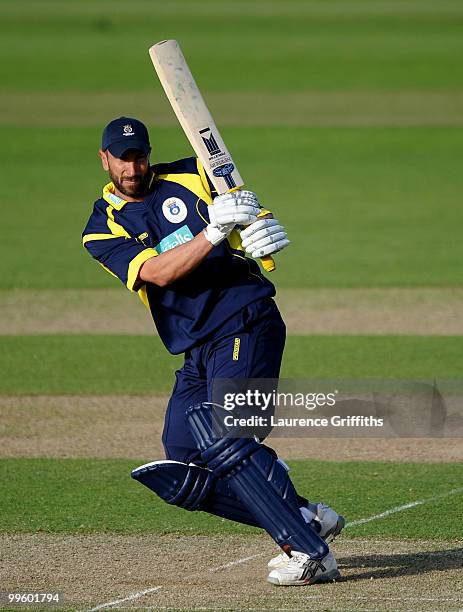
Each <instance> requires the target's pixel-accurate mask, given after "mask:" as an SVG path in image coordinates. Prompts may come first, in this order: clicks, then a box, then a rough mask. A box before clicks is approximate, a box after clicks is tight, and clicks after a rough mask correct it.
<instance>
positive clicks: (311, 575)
mask: <svg viewBox="0 0 463 612" xmlns="http://www.w3.org/2000/svg"><path fill="white" fill-rule="evenodd" d="M340 577H341V574H340V573H339V570H338V566H337V564H336V559H335V558H334V556H333V553H331V552H329V553H328V554H327V555H326V556H325V557H323V559H321V561H315V560H313V559H311V558H310V557H309V555H306V554H305V553H302V552H297V551H293V552H292V553H291V558H289V559H288V560H287V562H286V565H284V566H283V567H278V568H276V569H273V570H272V571H271V572H270V574H269V575H268V578H267V580H268V581H269V582H271V583H272V584H276V585H278V586H301V585H305V584H316V583H318V582H334V581H336V580H338V579H339V578H340Z"/></svg>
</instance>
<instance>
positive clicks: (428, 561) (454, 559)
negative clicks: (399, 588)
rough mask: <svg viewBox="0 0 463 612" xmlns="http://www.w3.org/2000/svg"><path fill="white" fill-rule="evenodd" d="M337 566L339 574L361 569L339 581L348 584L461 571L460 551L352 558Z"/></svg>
mask: <svg viewBox="0 0 463 612" xmlns="http://www.w3.org/2000/svg"><path fill="white" fill-rule="evenodd" d="M338 565H339V568H340V569H341V570H342V569H357V568H361V572H359V573H354V574H350V575H349V576H347V577H345V578H343V580H348V581H349V582H351V581H355V580H370V579H371V578H395V577H397V576H416V575H418V574H423V573H426V572H435V571H446V570H452V569H459V570H461V568H462V567H463V548H452V549H449V550H436V551H430V552H417V553H403V554H402V553H400V554H385V555H356V556H351V557H342V558H340V559H339V561H338Z"/></svg>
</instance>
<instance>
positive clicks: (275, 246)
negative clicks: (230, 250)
mask: <svg viewBox="0 0 463 612" xmlns="http://www.w3.org/2000/svg"><path fill="white" fill-rule="evenodd" d="M289 243H290V241H289V240H288V239H287V238H285V239H284V240H280V241H278V242H273V243H272V244H269V245H268V246H266V247H263V248H261V249H258V250H256V251H253V252H252V253H251V256H252V257H265V256H266V255H271V254H272V253H278V251H281V250H283V249H284V248H285V247H287V246H288V244H289Z"/></svg>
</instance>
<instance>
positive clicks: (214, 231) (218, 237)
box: [203, 223, 230, 246]
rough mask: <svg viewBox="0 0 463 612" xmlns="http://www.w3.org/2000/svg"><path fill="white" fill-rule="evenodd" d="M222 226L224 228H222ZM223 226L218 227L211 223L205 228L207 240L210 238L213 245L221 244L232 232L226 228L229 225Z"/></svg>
mask: <svg viewBox="0 0 463 612" xmlns="http://www.w3.org/2000/svg"><path fill="white" fill-rule="evenodd" d="M222 227H223V228H224V229H222ZM222 227H217V226H216V225H212V223H209V225H206V227H205V228H204V230H203V232H204V235H205V237H206V240H208V241H209V242H210V243H211V244H212V245H213V246H216V245H218V244H220V243H221V242H222V241H223V240H225V238H226V237H227V236H228V234H229V233H230V232H229V231H227V230H225V228H226V227H227V226H222ZM224 230H225V231H224Z"/></svg>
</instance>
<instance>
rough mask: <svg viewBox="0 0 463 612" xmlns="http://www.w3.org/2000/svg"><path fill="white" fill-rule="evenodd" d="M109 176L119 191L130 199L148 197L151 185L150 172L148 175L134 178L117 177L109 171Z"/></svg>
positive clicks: (135, 175) (139, 175)
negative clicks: (147, 193) (149, 185)
mask: <svg viewBox="0 0 463 612" xmlns="http://www.w3.org/2000/svg"><path fill="white" fill-rule="evenodd" d="M109 176H110V177H111V180H112V182H113V184H114V186H115V187H116V189H117V190H118V191H120V192H121V193H123V194H124V195H126V196H129V197H130V198H143V196H145V195H146V192H147V190H148V184H149V177H150V171H149V170H148V171H147V172H146V174H144V175H143V174H134V175H133V176H122V177H120V178H119V177H117V176H114V174H113V173H112V172H111V171H109Z"/></svg>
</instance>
